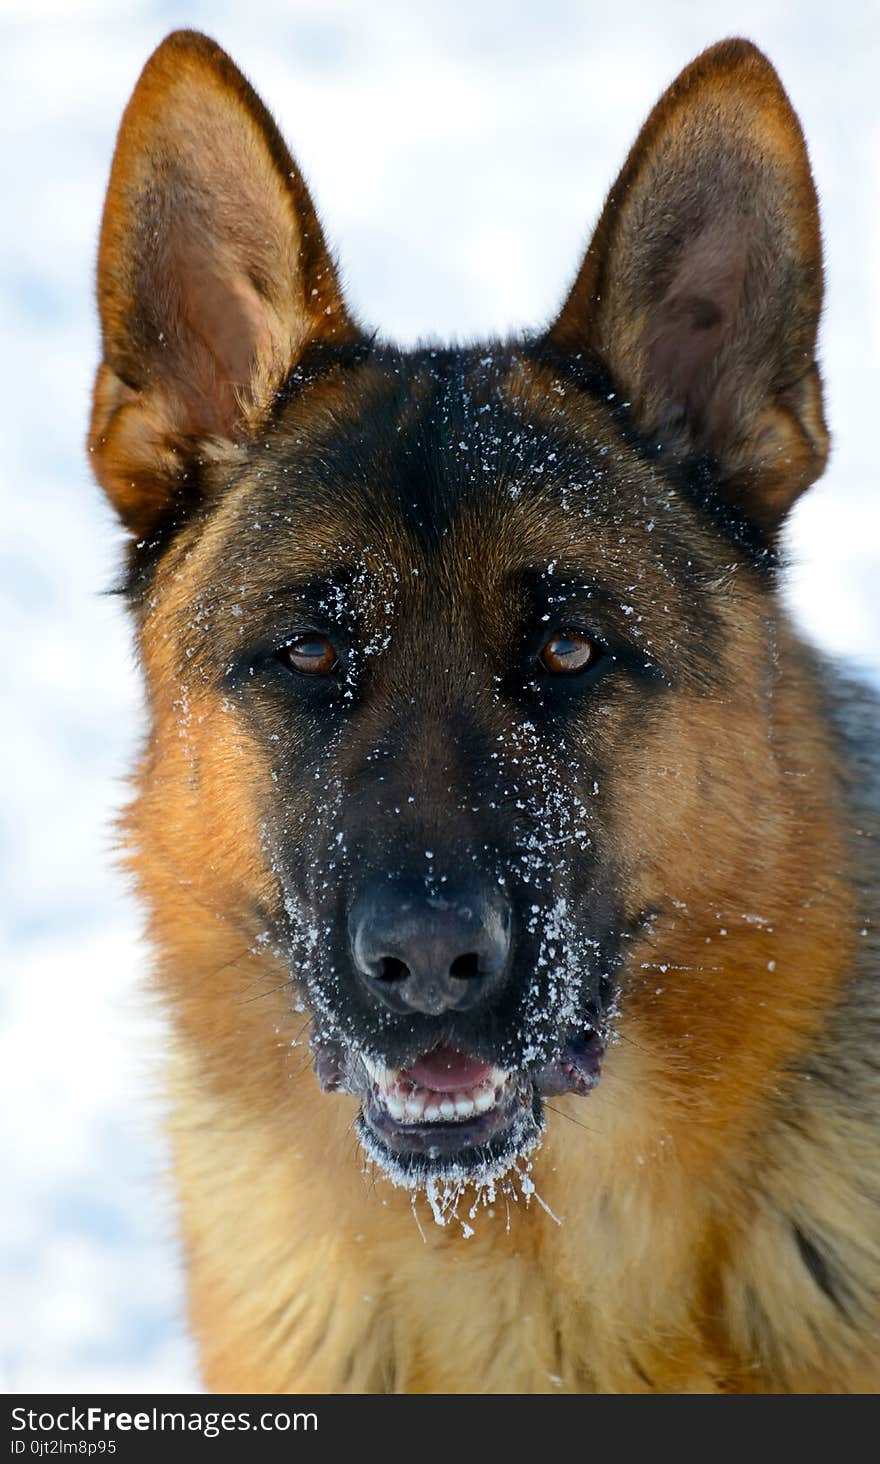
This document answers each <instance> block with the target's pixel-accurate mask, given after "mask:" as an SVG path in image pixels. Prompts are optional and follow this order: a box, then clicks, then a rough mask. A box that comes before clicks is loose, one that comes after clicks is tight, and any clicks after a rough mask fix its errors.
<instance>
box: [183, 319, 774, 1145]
mask: <svg viewBox="0 0 880 1464" xmlns="http://www.w3.org/2000/svg"><path fill="white" fill-rule="evenodd" d="M546 375H547V368H546V366H544V365H543V364H542V363H540V362H539V361H538V362H536V361H535V360H532V359H530V357H529V353H528V351H527V350H525V349H523V348H507V347H505V348H500V347H496V348H487V349H484V350H472V351H439V350H436V351H434V350H423V351H420V352H417V353H415V354H411V355H404V354H402V353H398V352H393V351H390V350H383V349H375V350H373V351H370V352H364V351H358V352H357V353H354V354H353V355H352V357H351V358H350V359H348V360H344V361H343V362H341V363H337V364H334V365H333V366H332V367H331V369H330V370H329V371H327V370H325V371H324V372H321V373H316V374H315V375H314V378H313V379H311V380H310V379H309V373H308V371H305V372H301V373H299V377H300V379H298V380H296V381H293V382H292V383H291V384H290V387H289V389H288V390H287V391H286V392H285V393H284V394H282V397H281V399H280V400H279V404H278V408H277V411H276V415H275V421H274V423H273V424H272V426H271V427H270V428H269V430H268V431H267V432H266V434H265V439H264V445H263V446H262V447H261V448H260V449H259V450H257V451H255V452H254V453H252V454H251V456H250V458H249V460H248V462H247V465H246V467H245V469H244V470H243V473H242V476H241V477H240V479H239V480H238V481H237V482H235V483H234V484H225V485H224V488H223V492H222V493H220V494H219V495H218V494H217V493H216V491H215V495H214V499H213V500H212V499H211V496H210V493H208V494H206V505H207V507H206V508H205V510H204V512H205V513H207V514H209V515H211V516H213V519H214V522H213V525H212V528H213V532H212V535H211V536H210V550H209V551H206V552H209V553H210V556H211V563H210V565H209V566H208V567H207V571H206V570H205V569H204V567H203V569H202V574H201V580H202V582H203V584H204V585H205V586H206V588H204V589H203V591H202V592H201V594H200V597H199V603H198V604H197V605H195V606H191V607H190V608H189V612H188V613H189V614H190V623H191V624H192V625H197V626H198V627H199V628H200V634H199V635H198V637H197V638H195V639H194V638H193V635H192V633H191V632H189V633H188V634H187V636H186V640H187V641H188V654H189V659H190V663H191V664H190V666H189V668H188V674H193V673H196V674H200V675H202V676H204V677H206V678H208V679H209V680H211V681H213V682H214V683H215V684H218V685H220V686H222V689H223V694H224V696H225V697H227V698H229V699H230V701H231V702H233V703H234V704H235V705H236V706H237V707H238V708H239V710H240V713H241V715H242V716H243V717H244V718H245V719H246V721H247V723H248V725H249V727H250V728H251V730H252V731H253V732H255V733H256V735H257V738H258V740H259V742H260V744H261V746H262V748H263V749H264V753H265V759H266V764H267V768H268V778H267V780H266V783H265V792H264V795H263V843H264V849H265V857H266V860H267V863H268V865H269V866H270V868H271V871H272V880H273V887H274V890H275V897H274V900H273V902H272V908H271V909H270V910H267V911H265V912H263V915H264V919H265V921H266V924H267V928H268V931H269V933H270V935H271V938H272V940H273V942H274V943H275V944H276V945H277V946H278V947H279V948H281V949H283V950H284V952H285V953H286V957H287V960H288V962H289V967H290V972H291V978H292V981H293V983H294V985H295V987H296V989H297V990H299V991H300V992H301V993H302V994H303V995H304V997H305V999H306V1000H307V1002H308V1005H309V1007H310V1009H311V1011H312V1013H313V1020H314V1043H315V1046H316V1050H317V1052H318V1054H319V1071H320V1057H321V1054H323V1055H324V1063H325V1074H324V1075H325V1077H326V1075H327V1073H328V1072H329V1073H331V1077H330V1079H329V1080H328V1086H344V1087H349V1088H352V1089H353V1090H355V1091H361V1090H363V1089H364V1088H365V1086H366V1079H365V1076H364V1070H363V1067H362V1065H361V1064H360V1056H361V1055H362V1054H364V1053H366V1054H367V1055H368V1057H369V1058H371V1059H372V1060H373V1062H374V1063H376V1062H378V1063H380V1064H385V1065H386V1066H388V1067H389V1068H395V1069H406V1068H407V1067H408V1065H409V1064H410V1063H412V1062H414V1061H415V1060H416V1059H418V1058H419V1056H420V1055H422V1054H424V1053H426V1052H429V1051H431V1050H432V1049H434V1048H436V1047H437V1046H438V1045H440V1044H442V1045H444V1046H445V1047H448V1048H451V1049H454V1050H455V1051H457V1052H461V1053H466V1054H471V1055H473V1056H475V1057H479V1058H481V1059H484V1060H485V1061H486V1062H489V1063H493V1064H496V1065H497V1066H498V1067H502V1068H504V1069H508V1070H510V1071H511V1072H513V1073H516V1074H519V1075H525V1076H524V1077H523V1086H522V1091H521V1093H520V1102H519V1109H518V1113H519V1122H520V1129H522V1112H523V1111H526V1110H528V1111H530V1112H531V1113H532V1115H533V1120H534V1125H536V1126H539V1124H540V1095H541V1092H546V1091H558V1087H557V1088H555V1089H554V1083H558V1074H559V1068H560V1064H565V1063H566V1062H568V1061H569V1058H570V1054H571V1053H572V1052H575V1053H577V1052H583V1050H584V1044H587V1045H589V1044H593V1047H595V1044H596V1043H599V1044H601V1043H602V1042H604V1040H605V1037H606V1035H607V1031H608V1024H609V1019H610V1014H611V1013H612V1011H613V1008H614V1004H615V1002H616V1000H617V993H618V985H619V970H620V967H621V964H622V962H623V960H624V958H625V954H626V948H627V943H628V942H629V941H630V940H632V938H633V937H634V936H635V935H637V934H639V933H640V932H642V931H643V930H644V928H645V926H646V925H647V924H648V923H649V922H650V918H651V911H650V908H648V907H646V906H645V905H644V904H643V903H642V902H641V899H640V898H638V897H636V895H635V894H634V892H633V891H632V890H631V889H630V883H629V868H628V859H629V858H630V857H631V856H624V854H623V853H622V852H621V850H619V849H618V848H617V847H616V844H615V838H614V824H615V816H614V814H615V799H616V798H617V796H618V793H619V790H618V788H617V785H616V777H617V766H618V764H619V763H620V762H621V760H622V758H623V756H624V754H625V755H626V756H627V757H631V756H632V754H633V748H634V747H635V748H637V747H638V745H639V741H640V739H643V738H644V737H645V736H646V733H647V731H648V729H649V728H650V726H651V724H652V722H653V721H654V720H656V719H657V718H662V716H663V714H664V704H665V700H666V698H667V697H668V695H669V694H670V692H674V691H675V690H676V689H684V690H685V691H687V692H688V693H690V694H697V695H704V694H706V693H707V692H710V691H711V689H712V687H713V684H714V682H715V679H716V677H717V674H718V673H717V655H716V652H717V648H718V645H719V643H720V637H721V635H722V627H721V619H720V617H719V614H718V611H717V605H716V597H715V596H714V594H713V593H712V591H711V588H710V587H711V586H712V585H716V584H717V582H718V579H719V576H721V577H723V576H724V575H725V574H727V573H729V572H730V570H731V564H733V565H734V566H736V565H739V566H740V567H741V568H742V569H743V571H744V572H745V573H748V574H752V575H754V574H755V571H756V570H759V569H761V568H762V566H763V550H762V549H761V548H760V546H758V547H757V548H756V547H755V545H754V544H753V543H750V542H749V539H748V535H743V534H742V532H739V533H737V532H733V533H731V535H730V536H729V537H727V538H725V537H723V536H721V535H719V534H718V533H717V529H716V527H715V526H713V525H712V524H711V522H710V520H709V518H708V516H704V515H702V514H701V512H700V511H698V510H697V509H695V507H694V504H693V494H692V493H691V492H690V489H689V485H688V484H686V483H683V482H680V481H678V482H677V481H673V480H672V479H671V478H670V477H668V476H665V475H664V474H663V473H662V472H661V471H659V470H658V468H657V467H656V466H654V465H653V464H651V463H650V462H649V461H648V460H647V458H646V454H645V452H644V451H643V450H642V449H641V446H640V444H639V443H638V442H637V441H635V440H634V439H633V438H632V436H631V435H630V434H628V432H627V428H626V417H625V412H622V411H621V410H619V408H618V407H617V405H616V404H615V402H614V401H613V400H610V401H609V400H608V396H609V394H608V393H607V392H606V391H605V388H604V384H603V383H601V382H600V381H592V380H590V381H588V382H586V383H585V382H583V381H581V382H576V381H572V380H571V379H570V378H552V377H551V383H552V384H551V385H550V386H549V389H548V387H547V380H546V379H545V378H546ZM303 377H305V380H303V379H302V378H303ZM610 395H611V396H612V398H613V393H611V394H610ZM734 529H736V526H734ZM573 631H574V632H578V633H579V634H580V635H582V636H584V637H587V638H589V642H590V644H591V646H592V647H593V652H594V654H593V656H592V659H591V661H590V664H589V666H588V667H587V668H586V669H584V670H582V671H578V672H576V673H575V674H571V675H566V674H561V675H560V674H554V673H553V672H551V671H549V670H548V669H547V666H546V664H545V662H544V661H543V659H542V651H543V648H544V647H545V645H546V643H547V642H548V640H549V639H551V638H552V637H553V636H554V634H563V633H571V632H573ZM303 642H305V643H306V644H307V645H318V646H319V647H321V646H324V647H329V651H328V652H327V657H328V663H329V664H330V669H325V670H323V671H322V672H321V673H319V674H315V675H313V674H306V673H304V672H303V671H302V670H298V669H296V668H295V666H292V665H291V661H290V657H289V654H288V653H287V650H286V648H288V647H290V646H291V645H298V644H301V643H303ZM624 791H625V790H624ZM377 898H378V899H380V900H385V901H386V902H387V901H391V902H392V903H393V902H394V901H395V900H398V901H400V902H403V901H405V900H410V901H412V900H414V901H415V902H416V903H418V902H419V901H421V902H423V903H426V904H427V905H428V906H430V907H431V908H435V907H436V908H444V907H445V905H446V904H448V903H449V902H450V901H451V902H452V903H453V904H456V903H458V904H462V905H465V906H467V905H468V903H469V902H470V903H471V904H473V903H474V902H475V901H476V902H477V903H479V904H480V905H481V908H489V907H491V908H492V910H494V911H496V912H497V913H498V918H499V920H501V921H502V922H503V923H504V925H505V928H506V930H507V931H508V932H509V954H508V958H507V960H506V963H505V967H504V971H503V975H502V977H501V979H500V980H499V981H498V982H496V984H495V985H494V987H493V989H492V992H491V994H489V995H487V997H486V999H485V1000H481V1001H478V1002H475V1003H474V1004H472V1005H470V1006H467V1007H466V1008H464V1009H460V1010H459V1009H455V1010H446V1011H442V1012H437V1013H432V1012H425V1011H413V1010H400V1009H395V1007H394V1004H393V1003H391V1004H389V1003H388V1002H386V1001H384V1000H382V999H381V993H379V994H378V995H377V991H376V989H375V987H374V986H371V985H370V983H365V982H364V980H363V979H361V976H359V973H358V970H357V969H356V962H355V959H354V954H353V939H352V921H353V918H354V913H353V912H356V911H357V909H359V908H360V906H361V905H362V903H363V902H364V900H367V899H377ZM327 1054H330V1056H329V1057H328V1056H327ZM594 1056H595V1054H594V1053H593V1052H592V1049H591V1055H590V1062H591V1063H593V1061H594ZM582 1068H583V1064H582ZM548 1074H549V1075H550V1076H548ZM539 1075H543V1076H539ZM554 1075H555V1076H554ZM581 1076H583V1072H582V1074H581ZM591 1081H592V1078H591ZM588 1085H589V1084H588ZM520 1110H521V1111H520ZM527 1127H528V1126H527ZM517 1132H518V1133H519V1130H517ZM529 1133H531V1130H529ZM527 1137H528V1135H526V1136H525V1137H524V1136H523V1134H522V1133H520V1136H519V1140H518V1142H519V1145H520V1147H525V1146H526V1138H527ZM453 1151H454V1145H453ZM455 1157H456V1162H459V1161H460V1160H461V1157H462V1156H461V1154H460V1153H458V1152H457V1151H456V1152H455ZM435 1158H436V1156H435ZM412 1162H413V1163H415V1161H412ZM425 1162H428V1161H426V1160H424V1156H420V1158H419V1164H420V1165H421V1164H423V1163H425Z"/></svg>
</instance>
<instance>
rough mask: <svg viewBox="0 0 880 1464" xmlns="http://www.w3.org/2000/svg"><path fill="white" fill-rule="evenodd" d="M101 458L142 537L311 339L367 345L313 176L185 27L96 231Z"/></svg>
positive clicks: (95, 449)
mask: <svg viewBox="0 0 880 1464" xmlns="http://www.w3.org/2000/svg"><path fill="white" fill-rule="evenodd" d="M98 304H99V309H100V317H101V331H102V341H103V361H102V364H101V366H100V367H99V369H98V375H97V380H96V383H95V394H94V406H93V412H92V422H91V430H90V434H89V450H90V452H91V454H92V460H93V463H94V467H95V472H96V475H97V477H98V480H99V481H100V483H101V484H102V486H103V487H104V489H105V490H106V492H107V494H108V495H109V497H110V499H111V501H112V502H113V504H114V505H115V507H116V509H117V511H118V512H119V514H120V516H121V518H122V519H123V521H124V523H125V524H126V526H127V527H128V528H129V529H130V530H131V532H132V533H133V534H135V535H136V536H138V537H143V536H145V535H148V534H149V533H150V532H151V530H152V529H153V528H154V526H155V525H156V523H157V522H158V521H159V520H160V518H161V517H162V516H163V514H164V513H166V512H167V511H168V510H169V509H171V508H172V507H174V506H175V505H178V504H183V503H184V502H185V499H186V496H187V493H188V490H189V485H190V484H191V482H192V480H193V479H194V477H195V472H194V469H195V467H196V465H197V463H198V462H199V460H200V459H202V458H204V457H215V458H216V456H217V455H218V453H222V452H224V451H229V450H232V451H235V445H236V444H242V443H245V442H246V441H247V440H248V438H249V437H250V436H251V435H252V434H253V433H254V431H255V430H256V429H257V428H258V426H259V423H260V421H261V420H262V419H263V418H264V416H265V414H266V411H267V410H268V408H269V407H270V406H271V400H272V395H273V392H274V391H276V390H277V389H278V387H279V386H280V385H281V383H282V382H283V381H284V379H285V378H286V377H287V376H288V374H289V373H290V371H291V369H292V368H293V367H294V366H295V365H296V364H297V362H298V361H299V360H300V358H301V357H302V355H303V353H304V351H305V350H306V348H307V347H308V346H309V345H311V344H312V343H314V342H318V341H324V342H328V341H329V342H334V343H339V344H343V343H346V342H351V341H356V340H357V339H359V332H358V330H357V328H356V326H355V325H354V323H353V321H352V320H351V318H350V316H349V315H348V313H347V311H346V309H345V305H344V303H343V300H342V296H341V293H340V289H339V283H338V280H337V276H336V271H335V269H334V267H333V262H332V260H331V259H330V256H329V254H328V251H327V247H326V245H325V243H324V238H323V235H322V233H321V228H320V225H319V223H318V220H317V217H316V215H315V211H314V208H313V206H312V203H311V199H310V198H309V195H308V192H307V191H306V188H305V185H304V183H303V180H302V177H301V175H300V173H299V170H298V169H297V167H296V165H295V163H294V162H293V159H292V158H291V156H290V154H289V152H288V151H287V148H286V146H285V144H284V141H283V139H282V138H281V135H280V133H279V132H278V129H277V128H276V126H275V124H274V122H273V121H272V118H271V117H270V116H269V113H268V112H267V111H266V109H265V107H264V106H263V104H262V103H261V102H260V100H259V98H258V97H257V96H256V94H255V93H254V91H253V90H252V89H251V87H250V86H249V85H248V83H247V81H245V79H244V77H243V76H242V75H241V73H240V72H239V71H238V70H237V68H236V67H235V66H234V65H233V63H232V62H231V61H230V59H229V57H228V56H227V55H226V54H225V52H224V51H222V50H221V49H220V48H219V46H217V45H215V44H214V42H213V41H210V40H209V39H208V38H207V37H206V36H203V35H199V34H198V33H197V32H194V31H178V32H175V33H174V34H173V35H170V36H168V38H167V39H166V40H165V41H163V43H162V44H161V45H160V46H159V48H158V50H156V51H155V52H154V53H153V55H152V56H151V57H150V59H149V61H148V62H147V64H146V66H145V67H144V70H143V72H142V74H141V77H140V79H139V81H138V84H137V86H136V88H135V91H134V95H133V96H132V98H131V101H130V102H129V104H128V107H127V108H126V111H125V115H124V117H123V119H122V125H121V127H120V129H119V137H118V140H117V144H116V152H115V154H114V158H113V166H112V170H111V174H110V184H109V188H108V191H107V201H106V204H105V207H104V218H103V224H102V228H101V244H100V252H99V257H98Z"/></svg>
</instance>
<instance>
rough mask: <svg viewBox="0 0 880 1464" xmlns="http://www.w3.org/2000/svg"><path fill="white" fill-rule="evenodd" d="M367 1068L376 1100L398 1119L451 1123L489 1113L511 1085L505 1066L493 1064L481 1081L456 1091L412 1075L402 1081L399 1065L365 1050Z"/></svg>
mask: <svg viewBox="0 0 880 1464" xmlns="http://www.w3.org/2000/svg"><path fill="white" fill-rule="evenodd" d="M362 1060H363V1064H364V1068H365V1069H366V1071H367V1074H368V1076H369V1077H370V1079H371V1082H372V1086H373V1101H374V1102H376V1103H378V1105H379V1106H380V1107H381V1108H384V1109H385V1112H386V1113H387V1114H388V1116H389V1118H392V1119H393V1120H394V1122H395V1123H441V1122H442V1123H450V1122H453V1121H456V1122H458V1121H461V1120H463V1119H467V1118H473V1117H474V1116H475V1115H477V1114H482V1113H488V1112H489V1110H490V1109H491V1108H494V1107H495V1105H496V1104H497V1103H500V1101H501V1099H502V1098H503V1096H504V1093H505V1091H506V1089H507V1087H508V1086H509V1081H510V1073H509V1072H508V1070H507V1069H506V1068H499V1067H493V1068H491V1069H490V1071H489V1073H488V1075H487V1076H486V1077H485V1078H484V1079H483V1081H482V1082H481V1083H477V1084H476V1085H475V1086H474V1087H473V1088H469V1089H461V1090H460V1091H459V1092H456V1093H443V1092H438V1091H436V1090H435V1089H433V1088H423V1087H421V1086H420V1085H416V1084H414V1083H413V1082H412V1080H411V1079H408V1080H407V1081H406V1082H404V1083H401V1081H400V1076H401V1070H400V1068H389V1067H385V1065H384V1063H379V1062H376V1061H374V1059H373V1058H371V1057H367V1055H366V1054H362Z"/></svg>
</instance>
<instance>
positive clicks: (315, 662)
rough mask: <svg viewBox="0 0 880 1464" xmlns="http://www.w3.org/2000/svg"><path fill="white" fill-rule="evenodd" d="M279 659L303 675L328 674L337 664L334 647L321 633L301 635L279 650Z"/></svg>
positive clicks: (337, 659)
mask: <svg viewBox="0 0 880 1464" xmlns="http://www.w3.org/2000/svg"><path fill="white" fill-rule="evenodd" d="M281 659H282V660H283V661H284V662H286V664H287V665H288V666H291V667H292V668H293V670H294V671H301V672H302V673H303V675H305V676H329V675H330V672H331V671H335V670H336V667H337V666H338V665H339V657H338V656H337V654H336V648H335V646H334V645H332V644H331V642H330V641H328V640H327V638H326V636H323V635H302V636H300V638H299V640H295V641H291V642H290V644H289V645H287V646H285V647H284V650H283V651H282V652H281Z"/></svg>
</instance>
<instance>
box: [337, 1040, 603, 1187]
mask: <svg viewBox="0 0 880 1464" xmlns="http://www.w3.org/2000/svg"><path fill="white" fill-rule="evenodd" d="M605 1043H606V1034H605V1033H604V1032H600V1031H598V1030H596V1029H595V1028H586V1029H584V1030H583V1031H582V1032H581V1033H579V1034H577V1035H574V1036H572V1037H570V1038H569V1040H568V1041H567V1042H566V1043H565V1044H564V1045H563V1047H562V1049H561V1051H560V1052H559V1053H558V1054H557V1056H556V1057H555V1058H554V1059H553V1060H552V1061H550V1062H547V1063H544V1064H543V1065H540V1066H532V1067H531V1068H528V1069H523V1070H521V1071H520V1072H518V1073H516V1074H515V1075H514V1077H513V1081H512V1082H510V1085H509V1089H508V1091H507V1092H505V1093H504V1094H503V1095H502V1097H501V1099H500V1100H499V1102H498V1103H497V1104H496V1105H495V1106H494V1107H493V1108H490V1109H489V1110H488V1112H487V1113H479V1114H475V1115H474V1116H473V1118H468V1119H458V1120H455V1121H453V1122H451V1123H439V1122H433V1123H399V1122H397V1121H395V1119H393V1118H392V1117H391V1115H390V1113H389V1112H388V1110H387V1109H386V1108H385V1107H384V1106H382V1105H381V1104H380V1103H379V1102H378V1101H377V1094H376V1090H375V1089H374V1087H373V1085H372V1083H371V1082H370V1080H369V1077H368V1074H367V1070H366V1068H365V1066H364V1064H363V1062H362V1060H361V1058H360V1057H359V1056H358V1054H357V1052H356V1051H355V1050H354V1049H353V1048H351V1047H349V1046H348V1044H346V1043H342V1042H339V1041H330V1042H326V1041H321V1040H320V1039H317V1040H315V1041H314V1052H315V1069H316V1072H317V1074H318V1077H319V1080H320V1082H321V1086H322V1088H324V1090H325V1091H329V1092H334V1091H335V1092H339V1091H345V1092H349V1093H353V1094H354V1095H355V1096H356V1097H358V1098H360V1100H361V1112H360V1114H359V1115H358V1118H357V1120H356V1124H355V1129H356V1132H357V1135H358V1138H359V1139H360V1141H361V1144H362V1146H363V1149H364V1151H365V1153H366V1155H367V1157H368V1158H369V1159H372V1160H373V1161H374V1162H375V1163H377V1164H378V1165H379V1167H380V1168H381V1169H383V1170H384V1171H385V1173H386V1174H387V1175H389V1176H390V1177H391V1178H392V1180H394V1182H395V1183H398V1184H403V1185H406V1186H409V1187H411V1188H415V1187H417V1186H418V1185H421V1184H426V1183H430V1182H432V1181H435V1180H439V1181H443V1180H452V1181H455V1182H458V1183H462V1182H464V1183H466V1182H468V1181H469V1180H479V1179H485V1178H486V1177H487V1176H488V1178H489V1179H490V1180H491V1179H492V1178H497V1177H499V1176H500V1175H501V1174H502V1173H504V1172H505V1171H506V1170H507V1169H509V1168H511V1167H512V1166H513V1165H514V1164H515V1163H516V1161H517V1159H519V1158H522V1157H524V1156H525V1155H527V1154H528V1153H530V1152H531V1150H532V1149H534V1148H535V1147H536V1145H537V1144H538V1142H539V1140H540V1138H541V1135H542V1133H543V1131H544V1099H545V1098H550V1097H555V1096H559V1095H561V1094H564V1093H573V1094H579V1095H581V1096H585V1095H587V1094H588V1093H590V1092H591V1091H592V1089H593V1088H594V1087H595V1086H596V1084H597V1083H598V1081H599V1077H600V1074H601V1067H602V1057H603V1054H604V1051H605Z"/></svg>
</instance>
